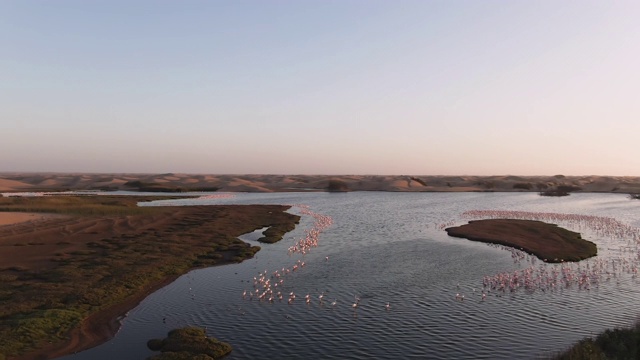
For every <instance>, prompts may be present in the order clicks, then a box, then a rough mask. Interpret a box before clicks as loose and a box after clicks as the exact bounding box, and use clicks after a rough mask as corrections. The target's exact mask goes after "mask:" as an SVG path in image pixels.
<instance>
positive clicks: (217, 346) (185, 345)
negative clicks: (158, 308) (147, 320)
mask: <svg viewBox="0 0 640 360" xmlns="http://www.w3.org/2000/svg"><path fill="white" fill-rule="evenodd" d="M147 347H148V348H149V349H151V350H153V351H160V352H162V354H159V355H153V356H151V357H148V358H147V360H179V359H201V360H209V359H211V360H215V359H220V358H222V357H224V356H225V355H227V354H229V353H230V352H231V350H232V348H231V345H229V344H228V343H226V342H222V341H219V340H217V339H215V338H212V337H207V334H206V332H205V330H204V329H202V328H198V327H185V328H181V329H175V330H171V331H170V332H169V334H168V336H167V337H166V338H165V339H152V340H149V341H148V342H147Z"/></svg>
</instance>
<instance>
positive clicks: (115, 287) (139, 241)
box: [0, 196, 300, 359]
mask: <svg viewBox="0 0 640 360" xmlns="http://www.w3.org/2000/svg"><path fill="white" fill-rule="evenodd" d="M155 198H157V197H133V198H132V197H124V196H114V197H109V196H82V197H77V198H76V197H73V196H64V197H39V198H29V199H26V198H19V197H16V198H0V208H2V209H7V211H38V212H48V211H49V210H53V211H52V212H54V213H57V214H62V215H65V216H59V217H51V218H48V219H47V220H42V221H40V222H38V223H36V224H27V223H24V224H15V225H11V226H3V227H0V264H2V265H3V266H2V267H1V268H0V279H2V280H3V281H1V282H0V300H1V301H2V306H1V307H0V358H1V357H2V356H5V357H8V358H13V357H18V358H20V356H23V357H22V358H25V359H26V358H37V357H38V355H41V354H51V353H52V350H51V349H50V348H51V347H52V346H55V344H59V347H60V348H63V347H64V346H66V345H64V344H65V343H66V342H67V340H68V339H67V338H68V337H69V336H70V334H73V333H74V331H80V330H78V329H82V330H81V331H82V332H83V336H84V335H86V334H85V333H84V332H85V329H87V328H95V327H99V326H107V325H106V323H108V322H109V320H108V319H110V318H113V319H115V318H116V317H117V316H118V315H121V314H122V313H124V312H126V310H128V309H129V308H127V309H124V310H123V312H122V313H118V314H114V315H113V316H112V317H106V320H105V318H102V319H101V321H97V320H92V319H94V315H97V314H101V313H104V312H105V311H107V312H108V311H111V310H109V309H111V308H113V307H118V306H119V307H122V306H123V305H122V304H129V303H131V302H132V301H134V300H132V299H136V298H139V297H140V296H143V295H144V294H145V293H147V292H148V291H149V290H150V289H152V288H154V287H155V286H159V285H160V284H162V283H164V282H165V281H166V280H167V279H171V278H173V277H175V276H178V275H181V274H184V273H186V272H188V271H189V270H191V269H193V268H198V267H206V266H212V265H218V264H225V263H232V262H240V261H243V260H245V259H248V258H251V257H253V256H254V255H255V253H256V252H257V251H258V250H260V247H258V246H251V245H250V244H247V243H245V242H243V241H241V240H240V239H238V236H240V235H242V234H246V233H249V232H252V231H255V230H257V229H262V228H264V227H269V228H272V229H274V230H273V231H272V232H273V233H271V234H269V236H270V241H272V242H275V241H278V240H280V239H281V238H282V235H284V233H285V232H286V231H287V229H293V228H294V227H295V225H296V224H297V223H298V221H299V219H300V217H299V216H297V215H293V214H290V213H287V212H286V210H287V209H288V208H289V207H288V206H282V205H224V206H179V207H144V208H140V207H137V206H136V204H137V202H138V201H147V200H150V199H155ZM96 214H97V215H96ZM276 230H277V231H276ZM33 239H38V241H37V242H38V243H39V244H42V245H38V246H29V245H28V244H29V243H30V242H31V243H33ZM16 245H24V246H16ZM40 248H42V250H41V251H37V250H36V249H40ZM140 299H141V298H140ZM137 301H140V300H137ZM135 304H136V303H131V305H130V306H131V307H133V306H135ZM125 306H128V305H125ZM91 321H95V322H96V323H97V324H98V325H95V324H94V325H93V326H85V325H90V324H92V323H91ZM80 324H82V326H81V327H80ZM74 329H75V330H74ZM72 330H73V331H72ZM96 333H100V334H104V333H105V331H101V332H100V331H98V330H96ZM87 336H104V335H91V334H89V335H87ZM105 340H107V339H104V340H103V341H105ZM50 343H52V344H53V345H49V344H50ZM43 346H47V347H48V348H47V349H43ZM77 346H78V347H80V348H82V347H83V346H87V345H86V342H85V341H80V342H79V345H77ZM80 348H74V349H72V350H71V351H76V350H81V349H80ZM37 349H40V350H37ZM60 355H64V353H60Z"/></svg>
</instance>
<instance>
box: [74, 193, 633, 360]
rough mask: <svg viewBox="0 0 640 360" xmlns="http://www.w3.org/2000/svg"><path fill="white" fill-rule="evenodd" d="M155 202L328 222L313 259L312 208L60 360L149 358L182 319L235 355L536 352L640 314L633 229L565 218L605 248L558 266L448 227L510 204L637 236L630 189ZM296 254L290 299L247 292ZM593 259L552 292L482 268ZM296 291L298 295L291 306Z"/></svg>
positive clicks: (498, 355)
mask: <svg viewBox="0 0 640 360" xmlns="http://www.w3.org/2000/svg"><path fill="white" fill-rule="evenodd" d="M156 204H160V205H162V204H165V205H166V204H170V205H188V204H305V205H308V206H309V207H310V209H311V210H312V211H313V212H315V213H319V214H322V215H327V216H330V217H331V218H332V219H333V224H332V226H331V227H329V228H328V229H326V230H325V231H324V232H322V233H321V235H320V237H319V243H318V247H316V248H313V249H312V250H311V252H310V253H308V254H306V255H304V256H303V255H301V254H297V253H295V254H289V253H288V251H287V250H288V248H289V247H290V246H292V245H293V244H294V242H295V241H296V240H298V239H300V238H302V237H304V236H305V230H308V229H310V228H312V227H313V225H314V218H313V217H311V216H308V215H303V218H302V221H301V224H300V225H299V226H298V227H297V228H296V230H294V231H293V232H291V233H289V234H287V236H286V237H285V239H284V240H282V241H280V242H279V243H277V244H273V245H268V244H260V246H262V250H261V251H260V252H259V253H258V255H257V257H256V258H254V259H251V260H248V261H245V262H243V263H241V264H233V265H225V266H220V267H214V268H207V269H201V270H195V271H192V272H190V273H188V274H186V275H184V276H182V277H180V278H179V279H178V280H177V281H175V282H174V283H172V284H171V285H169V286H167V287H165V288H163V289H161V290H159V291H157V292H156V293H154V294H152V295H151V296H149V297H148V298H147V299H145V300H144V301H143V302H142V303H141V304H140V305H139V306H138V307H136V308H135V309H133V310H131V311H130V312H129V314H128V316H127V317H126V318H125V319H124V320H123V323H122V329H121V330H120V332H119V333H118V334H117V336H116V337H115V338H114V339H112V340H111V341H109V342H108V343H105V344H104V345H101V346H98V347H96V348H93V349H91V350H88V351H84V352H82V353H79V354H75V355H73V356H67V357H65V358H64V359H74V360H75V359H116V358H118V359H143V358H145V357H147V356H149V355H151V354H153V352H151V351H149V350H148V349H147V348H146V342H147V340H149V339H151V338H159V337H164V336H166V333H167V332H168V331H169V330H171V329H173V328H176V327H181V326H185V325H197V326H202V327H206V329H207V333H208V334H209V335H210V336H214V337H216V338H218V339H220V340H222V341H226V342H229V343H231V344H232V346H233V348H234V350H233V352H232V353H231V355H230V356H229V357H228V359H258V358H276V359H303V358H308V359H371V358H378V359H401V358H402V359H405V358H416V359H426V358H428V359H479V358H484V359H513V358H520V359H537V358H544V357H545V356H548V355H549V354H551V353H554V352H557V351H560V350H562V349H564V348H566V347H567V346H569V345H571V344H572V343H573V342H575V341H577V340H579V339H581V338H583V337H585V336H589V335H592V334H594V333H598V332H600V331H602V330H604V329H606V328H612V327H615V326H628V325H630V324H632V323H633V322H634V320H635V319H636V317H637V316H638V315H640V280H639V279H637V278H636V277H635V275H634V273H633V268H634V266H635V267H637V266H638V262H639V260H638V256H639V253H638V245H637V243H635V242H633V241H631V237H630V236H623V237H622V238H621V237H616V236H611V235H606V234H605V235H603V234H602V233H598V232H597V231H595V230H593V229H591V228H590V227H588V226H587V227H584V226H578V224H576V223H572V222H569V223H567V224H561V225H563V226H565V227H567V228H569V229H572V226H573V227H580V229H572V230H576V231H581V232H582V234H583V237H584V238H586V239H588V240H591V241H594V242H596V243H597V244H598V246H599V255H598V257H596V258H593V259H590V260H587V261H583V262H581V263H580V265H576V264H572V265H562V264H555V265H551V264H543V263H542V262H541V261H535V259H533V258H531V257H525V259H523V260H521V261H514V259H513V258H512V252H510V251H508V250H505V249H503V248H499V247H495V246H489V245H486V244H482V243H478V242H472V241H468V240H465V239H457V238H451V237H448V236H447V234H446V233H445V232H444V231H443V230H442V227H444V226H452V225H459V224H463V223H466V221H467V220H468V219H467V218H465V217H463V216H462V214H463V213H464V212H466V211H471V210H503V211H527V212H546V213H548V212H552V213H563V214H578V215H592V216H599V217H608V218H613V219H615V220H617V221H618V222H620V223H621V224H624V225H625V226H628V227H629V228H628V229H627V230H629V229H631V231H632V232H633V231H637V229H638V228H640V201H632V200H630V199H628V198H627V197H626V195H620V194H573V195H571V196H569V197H563V198H549V197H540V196H538V195H537V194H530V193H420V194H416V193H385V192H358V193H340V194H328V193H275V194H274V193H271V194H245V193H239V194H236V196H235V197H233V198H227V199H208V200H205V199H186V200H179V201H175V200H174V201H160V202H156ZM290 211H291V212H293V213H300V208H297V207H294V208H292V209H291V210H290ZM583 225H584V224H583ZM256 236H257V235H256V234H249V235H247V236H246V237H245V240H246V241H248V242H252V241H254V240H253V239H255V238H256ZM327 257H328V260H327ZM298 260H301V261H304V262H305V264H306V265H305V266H304V267H300V268H299V269H298V270H297V271H293V272H291V273H290V274H288V275H283V276H282V277H281V279H282V280H283V283H282V285H281V287H280V288H281V289H282V290H281V291H282V293H283V294H285V295H284V300H282V301H279V300H277V299H276V300H275V301H273V302H269V301H259V300H257V298H255V297H254V298H253V299H251V300H249V297H245V298H243V296H242V293H243V291H244V290H247V291H254V289H255V288H254V280H253V279H254V277H259V274H260V273H264V271H265V270H266V272H267V273H268V274H269V276H270V275H272V274H273V272H274V271H276V270H280V271H281V269H282V268H291V266H292V265H293V264H295V263H296V262H297V261H298ZM587 264H590V265H591V266H590V267H589V269H594V268H595V267H596V265H598V264H599V266H604V265H602V264H608V265H606V267H603V268H602V271H600V273H599V275H598V278H597V279H596V278H594V279H593V282H592V283H591V285H590V286H589V289H588V290H586V289H585V287H582V286H579V285H578V284H577V283H574V284H572V285H570V286H568V287H567V286H564V285H562V286H557V287H555V288H553V289H546V290H545V291H543V290H542V289H538V290H535V289H534V290H529V291H527V290H524V289H517V290H515V291H513V292H512V291H504V292H502V291H496V290H493V291H491V289H490V288H483V277H485V276H490V277H493V276H496V275H497V274H503V273H513V272H514V271H516V270H519V269H520V270H523V269H526V268H534V269H535V270H536V271H541V270H545V271H549V272H551V271H558V272H560V271H562V266H565V267H566V271H571V274H578V273H579V271H585V270H586V266H587ZM611 264H613V266H614V268H611ZM606 271H610V273H609V274H606ZM594 276H595V275H594ZM276 280H277V279H276V278H274V279H273V280H272V282H274V281H276ZM482 291H486V292H485V294H486V298H485V299H484V300H483V299H482V295H481V294H482ZM290 292H294V293H295V294H297V298H296V300H295V301H293V303H291V304H289V303H288V301H287V299H288V296H289V293H290ZM306 294H309V295H310V297H311V302H310V303H309V304H307V303H305V300H304V296H305V295H306ZM320 294H324V297H325V298H324V299H325V300H324V301H322V302H320V301H319V299H318V297H319V295H320ZM456 295H458V297H457V298H456ZM462 295H464V300H463V301H462V300H460V299H461V297H462ZM356 297H358V298H360V302H359V307H358V308H357V309H355V310H354V308H353V307H352V304H353V303H354V301H355V298H356ZM334 301H335V302H336V305H334V306H332V305H331V302H334ZM387 303H389V305H390V308H389V309H386V307H385V305H386V304H387Z"/></svg>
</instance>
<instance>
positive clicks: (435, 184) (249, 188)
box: [0, 173, 640, 193]
mask: <svg viewBox="0 0 640 360" xmlns="http://www.w3.org/2000/svg"><path fill="white" fill-rule="evenodd" d="M331 181H333V182H337V183H338V184H340V185H341V187H340V190H344V191H406V192H430V191H496V192H502V191H533V192H538V191H542V190H549V189H554V188H557V187H558V186H571V187H574V188H576V189H577V190H576V192H614V193H640V177H632V176H595V175H594V176H564V175H553V176H514V175H501V176H471V175H470V176H444V175H442V176H434V175H428V176H426V175H425V176H418V175H207V174H174V173H166V174H83V173H77V174H71V173H68V174H67V173H0V192H21V191H60V190H139V189H140V188H144V189H147V190H153V189H156V190H160V191H198V190H201V191H207V190H209V191H211V190H217V191H229V192H282V191H327V190H328V189H329V184H330V182H331Z"/></svg>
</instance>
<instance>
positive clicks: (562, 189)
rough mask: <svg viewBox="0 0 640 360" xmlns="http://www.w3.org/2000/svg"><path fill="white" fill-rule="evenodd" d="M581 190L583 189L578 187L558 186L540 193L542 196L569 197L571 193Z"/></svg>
mask: <svg viewBox="0 0 640 360" xmlns="http://www.w3.org/2000/svg"><path fill="white" fill-rule="evenodd" d="M580 190H582V188H581V187H579V186H576V185H558V186H557V187H556V188H554V189H549V190H544V191H540V196H569V194H570V193H571V192H574V191H580Z"/></svg>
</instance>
